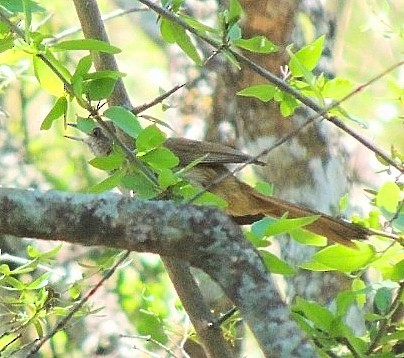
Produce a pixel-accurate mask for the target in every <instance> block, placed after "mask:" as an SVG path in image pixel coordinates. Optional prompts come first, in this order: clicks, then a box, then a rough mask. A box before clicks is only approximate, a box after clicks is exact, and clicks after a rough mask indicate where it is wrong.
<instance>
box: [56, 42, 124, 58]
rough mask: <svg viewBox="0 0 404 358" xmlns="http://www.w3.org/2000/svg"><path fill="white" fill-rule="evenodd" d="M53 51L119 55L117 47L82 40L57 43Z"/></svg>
mask: <svg viewBox="0 0 404 358" xmlns="http://www.w3.org/2000/svg"><path fill="white" fill-rule="evenodd" d="M53 48H54V49H55V50H88V51H99V52H105V53H110V54H117V53H120V52H121V50H120V49H119V48H118V47H115V46H112V45H110V44H108V43H106V42H105V41H101V40H95V39H82V40H68V41H63V42H59V43H58V44H56V45H54V46H53Z"/></svg>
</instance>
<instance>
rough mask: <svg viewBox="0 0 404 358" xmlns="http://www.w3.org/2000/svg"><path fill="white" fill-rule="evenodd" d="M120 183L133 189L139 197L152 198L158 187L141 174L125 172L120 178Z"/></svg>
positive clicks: (157, 191)
mask: <svg viewBox="0 0 404 358" xmlns="http://www.w3.org/2000/svg"><path fill="white" fill-rule="evenodd" d="M122 185H123V186H124V187H125V188H127V189H129V190H133V191H134V192H135V193H136V196H138V197H139V198H141V199H153V198H155V197H156V195H157V194H158V193H159V190H158V188H156V186H155V185H154V184H153V183H152V182H150V180H149V179H147V178H146V177H145V176H144V175H142V174H127V175H125V177H124V178H123V179H122Z"/></svg>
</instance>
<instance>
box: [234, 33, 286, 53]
mask: <svg viewBox="0 0 404 358" xmlns="http://www.w3.org/2000/svg"><path fill="white" fill-rule="evenodd" d="M233 43H234V45H236V46H238V47H241V48H243V49H245V50H248V51H251V52H255V53H272V52H277V51H278V46H276V45H275V44H273V43H272V42H271V41H269V40H268V39H267V38H266V37H265V36H262V35H261V36H255V37H253V38H250V39H239V40H235V41H233Z"/></svg>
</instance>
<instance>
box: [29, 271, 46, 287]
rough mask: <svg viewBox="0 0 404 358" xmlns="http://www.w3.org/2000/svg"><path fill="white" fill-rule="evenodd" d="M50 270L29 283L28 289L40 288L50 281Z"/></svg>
mask: <svg viewBox="0 0 404 358" xmlns="http://www.w3.org/2000/svg"><path fill="white" fill-rule="evenodd" d="M49 276H50V272H46V273H44V274H43V275H41V276H39V277H38V278H37V279H35V280H34V281H32V282H31V283H30V284H28V285H27V287H26V289H27V290H38V289H40V288H42V287H45V286H46V285H47V284H48V283H49Z"/></svg>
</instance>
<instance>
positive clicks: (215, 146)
mask: <svg viewBox="0 0 404 358" xmlns="http://www.w3.org/2000/svg"><path fill="white" fill-rule="evenodd" d="M165 146H166V147H167V148H168V149H170V150H171V151H172V152H173V153H174V154H175V155H176V156H177V157H179V158H180V163H181V165H182V166H184V165H188V164H190V163H191V162H193V161H194V160H200V163H201V164H230V163H246V162H249V161H251V163H253V164H259V165H264V164H265V163H263V162H260V161H259V160H256V159H254V158H253V157H252V156H250V155H248V154H245V153H243V152H240V151H239V150H237V149H234V148H231V147H228V146H226V145H222V144H219V143H212V142H205V141H204V142H201V141H197V140H192V139H186V138H168V139H167V140H166V142H165Z"/></svg>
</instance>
